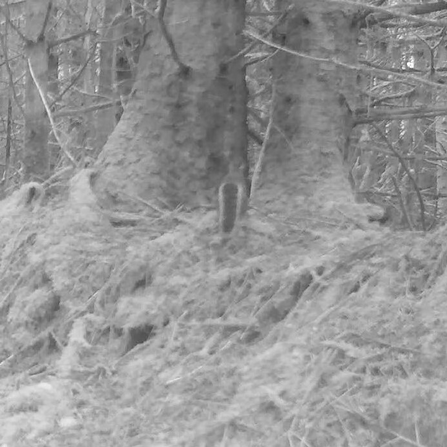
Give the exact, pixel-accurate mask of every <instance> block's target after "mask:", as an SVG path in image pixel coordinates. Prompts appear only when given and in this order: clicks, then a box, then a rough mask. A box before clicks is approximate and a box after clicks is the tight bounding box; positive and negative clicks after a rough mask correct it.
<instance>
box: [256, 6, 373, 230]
mask: <svg viewBox="0 0 447 447" xmlns="http://www.w3.org/2000/svg"><path fill="white" fill-rule="evenodd" d="M293 5H294V7H293V8H292V9H291V10H290V11H289V12H288V14H287V18H286V23H285V25H284V27H283V29H280V30H279V32H280V41H282V43H283V45H284V46H285V47H287V48H288V49H290V50H293V51H295V52H298V53H300V54H302V56H298V55H294V54H290V53H287V52H285V51H279V52H278V54H277V56H276V58H275V61H274V63H273V67H274V69H273V70H274V71H273V72H274V83H275V91H276V93H275V98H274V99H275V103H274V113H273V120H274V125H275V129H276V131H273V132H272V137H271V141H270V144H269V147H268V149H267V154H266V166H265V169H264V173H263V176H262V178H263V187H262V188H261V189H260V191H259V194H258V193H257V197H258V198H259V199H261V200H262V202H263V203H265V204H266V205H267V207H268V208H269V209H270V210H271V211H272V212H284V210H287V214H288V217H292V218H298V219H300V218H305V219H311V220H312V221H313V222H317V221H318V222H320V221H322V220H326V219H330V220H331V221H334V220H335V221H336V222H338V221H339V220H345V219H346V216H348V217H349V218H351V217H352V218H360V219H364V218H365V217H366V216H363V214H364V213H365V212H364V211H363V209H361V206H360V205H358V204H356V203H355V201H354V196H353V193H352V191H351V188H350V185H349V181H348V176H347V173H346V172H345V169H344V166H343V153H344V151H345V150H346V148H347V145H348V144H349V135H350V133H351V130H352V127H353V116H352V113H351V110H350V109H351V108H352V109H354V107H355V96H354V95H355V85H356V72H355V70H350V69H346V68H344V67H342V66H340V65H339V64H337V63H334V61H338V62H342V63H345V64H352V65H355V63H356V62H357V38H358V28H357V26H356V23H355V22H354V12H355V9H354V8H353V7H347V6H343V7H342V6H341V5H340V4H338V3H337V4H334V3H332V2H327V1H319V2H314V1H309V0H301V1H295V2H294V3H293ZM343 8H344V9H343ZM279 191H280V192H279ZM359 211H360V215H358V214H359ZM321 218H323V219H322V220H321Z"/></svg>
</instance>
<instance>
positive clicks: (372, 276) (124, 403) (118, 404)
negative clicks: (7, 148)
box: [0, 196, 447, 447]
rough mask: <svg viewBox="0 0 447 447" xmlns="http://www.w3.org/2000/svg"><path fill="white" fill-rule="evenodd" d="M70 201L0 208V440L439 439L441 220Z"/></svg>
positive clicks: (442, 408) (359, 442) (271, 442)
mask: <svg viewBox="0 0 447 447" xmlns="http://www.w3.org/2000/svg"><path fill="white" fill-rule="evenodd" d="M68 203H69V205H65V204H59V205H57V204H49V203H47V204H44V205H43V206H42V207H41V208H38V209H35V210H30V209H28V208H27V207H26V206H23V203H22V202H20V201H17V202H16V205H17V206H12V205H11V203H9V205H8V207H9V208H8V210H9V211H8V212H7V213H3V214H1V216H0V217H1V225H2V234H1V235H0V249H1V257H0V322H1V329H0V331H1V333H0V334H1V340H2V343H1V347H0V399H1V400H0V420H1V421H2V424H3V426H4V427H6V428H5V429H4V430H0V442H2V443H3V444H4V445H8V446H27V445H33V446H40V445H42V446H60V445H64V446H84V445H100V446H101V445H102V446H122V445H128V446H155V447H157V446H158V447H161V446H231V447H233V446H306V447H320V446H321V447H326V446H331V447H333V446H356V447H357V446H362V447H368V446H371V447H378V446H411V445H413V446H430V447H434V446H445V445H447V432H446V431H447V428H444V427H447V425H446V424H445V420H446V416H447V411H446V402H447V386H446V377H445V376H446V372H445V371H447V369H446V350H445V343H446V342H445V340H446V338H447V337H446V334H447V329H446V328H447V324H446V318H447V300H446V299H445V296H446V288H447V287H446V279H445V278H446V275H445V274H444V270H445V263H446V259H447V257H446V246H445V243H443V240H446V237H445V231H444V230H439V231H438V232H436V233H432V234H430V235H429V236H426V237H424V236H422V235H418V234H414V233H406V234H393V233H391V232H387V231H386V230H379V229H371V230H368V231H359V230H346V231H342V230H335V231H334V229H333V228H331V229H330V230H328V231H327V232H326V231H324V230H320V231H318V233H317V232H315V231H312V230H311V228H310V225H308V226H307V227H306V228H300V229H298V228H293V229H290V230H289V231H288V232H287V233H285V232H282V233H281V235H279V233H276V234H275V231H271V229H272V225H273V226H274V223H273V224H271V225H270V227H268V226H267V227H265V228H267V230H266V231H265V232H262V230H260V228H261V227H260V226H259V225H258V226H257V227H256V228H257V230H256V231H251V230H250V224H248V228H243V229H241V231H240V232H239V234H237V235H236V237H235V240H233V241H232V242H231V243H230V244H229V245H227V246H224V247H222V246H221V245H220V244H219V243H218V241H216V236H215V231H216V228H215V217H214V216H213V213H207V214H204V215H203V216H202V217H200V218H197V216H196V215H191V216H189V215H188V214H186V213H178V214H176V213H173V214H171V215H165V216H160V218H158V219H149V218H141V216H140V217H139V219H138V223H137V225H136V226H132V227H113V226H112V225H110V222H109V220H108V219H105V218H104V215H103V214H102V213H101V211H100V210H99V209H98V208H96V205H95V204H94V203H93V202H91V201H89V200H86V201H83V199H82V198H81V199H80V198H79V196H76V201H75V202H73V201H71V202H70V201H69V202H68ZM1 206H2V205H1V204H0V207H1ZM11 210H15V211H14V212H11ZM80 210H82V212H80ZM84 214H85V216H84ZM115 217H116V216H115ZM251 219H257V217H256V216H253V215H252V216H251ZM306 225H307V224H306ZM166 228H169V230H168V231H166ZM310 247H311V248H310Z"/></svg>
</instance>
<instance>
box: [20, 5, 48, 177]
mask: <svg viewBox="0 0 447 447" xmlns="http://www.w3.org/2000/svg"><path fill="white" fill-rule="evenodd" d="M50 9H51V1H48V0H28V1H27V2H26V37H27V43H26V56H27V59H28V64H27V72H26V92H25V95H26V97H25V108H24V109H25V144H24V150H23V154H22V161H23V164H24V171H25V180H27V181H28V180H33V179H36V180H40V181H42V180H44V179H46V178H47V177H48V175H49V171H50V156H49V150H48V135H49V124H48V118H47V116H46V112H45V107H44V105H43V102H42V99H41V94H40V93H39V89H40V90H41V93H42V94H43V95H44V96H46V94H47V89H48V51H47V43H46V39H45V25H46V23H47V21H48V14H49V12H50ZM30 66H31V68H30ZM31 70H32V73H33V75H32V73H31ZM33 78H34V79H33ZM36 82H37V85H36Z"/></svg>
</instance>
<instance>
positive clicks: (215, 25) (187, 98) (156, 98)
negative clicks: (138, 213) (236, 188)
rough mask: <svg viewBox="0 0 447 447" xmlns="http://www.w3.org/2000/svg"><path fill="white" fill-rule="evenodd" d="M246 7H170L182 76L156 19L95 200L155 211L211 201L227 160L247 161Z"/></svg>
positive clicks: (211, 3) (214, 1) (199, 1)
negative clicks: (151, 202) (138, 201)
mask: <svg viewBox="0 0 447 447" xmlns="http://www.w3.org/2000/svg"><path fill="white" fill-rule="evenodd" d="M244 22H245V1H238V2H227V1H221V0H207V1H206V2H204V1H203V0H182V1H181V2H168V8H167V10H166V12H165V14H164V23H165V25H166V28H167V30H168V32H169V34H170V35H171V37H172V42H173V45H174V47H175V50H176V52H177V54H178V58H179V60H180V62H181V63H182V64H184V65H185V66H187V67H189V70H188V71H187V72H185V71H184V70H182V69H181V66H180V65H179V63H178V62H176V60H175V58H174V57H173V53H172V50H171V49H170V46H169V45H168V42H167V39H166V36H165V35H164V34H163V32H162V28H161V27H160V25H159V23H158V22H157V20H156V19H155V18H154V19H153V21H152V22H151V23H149V24H148V27H147V30H148V34H147V38H146V41H145V46H144V48H143V51H142V53H141V55H140V60H139V65H138V75H137V79H136V83H135V85H134V88H133V91H132V94H131V97H130V100H129V102H128V104H127V106H126V107H125V112H124V114H123V116H122V118H121V120H120V122H119V123H118V125H117V127H116V129H115V131H114V132H113V134H112V135H111V137H110V138H109V140H108V142H107V144H106V145H105V147H104V150H103V152H102V154H101V157H100V159H99V163H100V165H102V166H103V169H102V171H101V172H100V175H99V177H98V180H97V182H96V189H97V192H98V193H101V192H102V193H106V194H104V195H103V197H109V198H112V199H113V200H114V201H115V203H117V202H120V201H121V200H120V199H122V201H121V202H122V203H124V202H129V200H128V197H127V196H126V195H120V193H121V192H125V193H127V194H131V195H137V196H139V197H141V198H144V199H159V201H158V202H156V203H157V205H159V206H162V204H168V205H169V206H177V205H179V204H186V205H190V206H194V205H197V204H203V203H206V202H209V201H211V200H214V198H215V194H216V190H215V187H216V186H217V184H218V183H219V181H220V179H221V178H222V176H223V175H224V174H225V173H226V171H227V168H228V164H229V160H230V159H242V160H243V159H244V157H246V143H247V142H246V138H247V137H246V99H247V94H246V86H245V73H244V68H243V60H242V59H241V58H236V59H235V60H232V61H230V58H232V57H233V56H234V55H235V54H236V53H237V52H238V51H240V49H241V48H242V47H243V36H242V31H243V27H244Z"/></svg>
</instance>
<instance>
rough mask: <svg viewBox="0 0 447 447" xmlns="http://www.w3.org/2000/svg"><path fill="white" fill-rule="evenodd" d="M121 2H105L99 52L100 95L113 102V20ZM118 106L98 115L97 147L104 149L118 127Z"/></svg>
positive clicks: (106, 0) (102, 111)
mask: <svg viewBox="0 0 447 447" xmlns="http://www.w3.org/2000/svg"><path fill="white" fill-rule="evenodd" d="M118 3H119V2H118V1H117V0H114V1H111V0H105V1H104V15H103V18H102V30H103V33H102V41H101V44H100V45H101V46H100V51H99V59H100V62H99V84H98V94H99V95H102V96H104V99H108V100H112V99H115V98H114V96H115V95H114V92H113V66H114V57H113V54H114V51H115V45H116V44H115V42H114V39H113V36H114V34H113V28H112V27H113V23H112V22H113V18H114V17H115V15H117V14H118V11H119V4H118ZM115 110H116V106H113V107H109V108H107V109H103V110H99V111H98V112H97V113H96V146H97V147H98V148H102V147H103V146H104V144H105V142H106V141H107V138H109V135H110V134H111V133H112V131H113V129H114V128H115V125H116V120H115Z"/></svg>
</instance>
